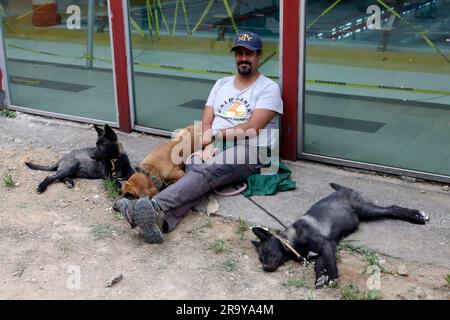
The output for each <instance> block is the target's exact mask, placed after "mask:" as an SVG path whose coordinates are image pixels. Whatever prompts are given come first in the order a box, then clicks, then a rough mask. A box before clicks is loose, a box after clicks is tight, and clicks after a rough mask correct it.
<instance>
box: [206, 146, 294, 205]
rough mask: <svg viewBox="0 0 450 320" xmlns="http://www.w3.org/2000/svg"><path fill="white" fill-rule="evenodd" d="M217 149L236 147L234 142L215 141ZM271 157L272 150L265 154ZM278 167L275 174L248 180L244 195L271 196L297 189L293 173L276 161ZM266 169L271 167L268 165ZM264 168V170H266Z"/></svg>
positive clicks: (256, 176) (257, 176)
mask: <svg viewBox="0 0 450 320" xmlns="http://www.w3.org/2000/svg"><path fill="white" fill-rule="evenodd" d="M214 144H215V147H216V148H218V149H219V150H226V149H228V148H231V147H233V146H235V142H234V141H215V142H214ZM265 154H267V155H268V156H269V157H270V154H271V152H270V149H269V150H268V151H266V152H265ZM274 166H275V167H278V170H277V173H275V174H261V173H257V174H254V175H252V176H250V177H248V178H247V188H246V189H245V191H244V192H241V194H242V195H244V196H246V197H249V196H269V195H274V194H276V193H277V192H278V191H289V190H293V189H295V188H296V182H295V181H294V180H292V179H290V176H291V174H292V171H291V170H290V169H289V168H288V167H287V166H286V165H285V164H284V163H282V162H280V161H279V160H276V163H275V164H274ZM264 167H269V165H266V166H264ZM264 167H263V168H264Z"/></svg>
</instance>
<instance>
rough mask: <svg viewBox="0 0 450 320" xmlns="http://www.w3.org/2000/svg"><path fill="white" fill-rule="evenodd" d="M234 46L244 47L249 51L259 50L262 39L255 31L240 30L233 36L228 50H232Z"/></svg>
mask: <svg viewBox="0 0 450 320" xmlns="http://www.w3.org/2000/svg"><path fill="white" fill-rule="evenodd" d="M236 47H245V48H247V49H248V50H251V51H261V50H262V41H261V38H260V37H259V36H258V35H257V34H256V33H253V32H241V33H239V34H238V35H237V36H236V38H234V44H233V47H232V48H231V49H230V51H234V50H235V49H236Z"/></svg>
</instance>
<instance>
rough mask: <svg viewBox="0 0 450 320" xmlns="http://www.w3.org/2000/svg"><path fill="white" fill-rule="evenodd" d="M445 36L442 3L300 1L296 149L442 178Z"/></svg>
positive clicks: (449, 116)
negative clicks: (301, 74)
mask: <svg viewBox="0 0 450 320" xmlns="http://www.w3.org/2000/svg"><path fill="white" fill-rule="evenodd" d="M449 30H450V2H449V1H438V0H433V1H426V0H409V1H404V0H378V1H377V0H373V1H344V0H342V1H331V0H330V1H329V0H315V1H313V0H309V1H307V10H306V97H305V132H304V135H305V136H304V146H305V147H304V149H305V150H304V151H305V152H306V153H309V154H315V155H322V156H328V157H335V158H340V159H346V160H353V161H360V162H365V163H370V164H377V165H383V166H391V167H397V168H401V169H409V170H415V171H421V172H427V173H433V174H441V175H447V176H448V175H450V139H449V137H450V87H449V84H450V32H449Z"/></svg>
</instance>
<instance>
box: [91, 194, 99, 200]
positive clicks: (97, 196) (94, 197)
mask: <svg viewBox="0 0 450 320" xmlns="http://www.w3.org/2000/svg"><path fill="white" fill-rule="evenodd" d="M92 198H93V199H95V200H98V199H100V196H99V195H98V194H96V195H95V196H93V197H92Z"/></svg>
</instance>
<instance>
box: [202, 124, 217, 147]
mask: <svg viewBox="0 0 450 320" xmlns="http://www.w3.org/2000/svg"><path fill="white" fill-rule="evenodd" d="M201 142H202V148H204V147H206V146H207V145H209V144H211V143H213V142H214V136H213V131H212V129H211V128H210V129H207V130H205V131H203V133H202V139H201Z"/></svg>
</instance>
